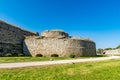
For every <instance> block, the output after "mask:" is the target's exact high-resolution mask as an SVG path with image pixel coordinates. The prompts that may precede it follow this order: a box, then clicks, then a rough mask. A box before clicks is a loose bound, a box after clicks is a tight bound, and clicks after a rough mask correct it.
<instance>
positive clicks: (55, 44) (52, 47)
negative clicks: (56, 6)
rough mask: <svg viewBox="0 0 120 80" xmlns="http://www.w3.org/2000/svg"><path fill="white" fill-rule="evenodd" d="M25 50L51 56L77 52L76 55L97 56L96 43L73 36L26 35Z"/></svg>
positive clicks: (27, 52) (31, 53) (32, 53)
mask: <svg viewBox="0 0 120 80" xmlns="http://www.w3.org/2000/svg"><path fill="white" fill-rule="evenodd" d="M23 52H24V53H26V55H32V56H36V55H37V54H41V55H43V56H51V55H53V54H57V55H58V56H60V57H63V56H69V55H70V54H75V55H76V56H95V55H96V47H95V43H94V42H92V41H87V40H80V39H71V38H63V39H59V38H42V37H35V36H34V37H33V36H31V37H30V36H29V37H26V39H25V41H24V47H23Z"/></svg>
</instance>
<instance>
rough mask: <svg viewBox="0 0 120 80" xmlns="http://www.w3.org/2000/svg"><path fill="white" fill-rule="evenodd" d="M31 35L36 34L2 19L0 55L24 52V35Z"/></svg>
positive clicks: (0, 26)
mask: <svg viewBox="0 0 120 80" xmlns="http://www.w3.org/2000/svg"><path fill="white" fill-rule="evenodd" d="M30 35H36V34H35V33H32V32H30V31H26V30H23V29H20V28H19V27H16V26H13V25H11V24H8V23H6V22H4V21H0V55H3V54H6V53H12V54H17V53H22V52H23V50H22V49H23V48H22V45H23V44H22V43H23V40H24V36H30Z"/></svg>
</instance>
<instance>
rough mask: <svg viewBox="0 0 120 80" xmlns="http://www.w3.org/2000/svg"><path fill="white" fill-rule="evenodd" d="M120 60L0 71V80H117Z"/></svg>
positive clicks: (119, 74)
mask: <svg viewBox="0 0 120 80" xmlns="http://www.w3.org/2000/svg"><path fill="white" fill-rule="evenodd" d="M119 77H120V59H119V60H114V59H112V60H107V61H99V62H85V63H76V64H64V65H53V66H42V67H25V68H15V69H0V80H119Z"/></svg>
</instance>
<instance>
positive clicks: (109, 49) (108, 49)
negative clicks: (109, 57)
mask: <svg viewBox="0 0 120 80" xmlns="http://www.w3.org/2000/svg"><path fill="white" fill-rule="evenodd" d="M112 49H113V48H105V49H104V50H112Z"/></svg>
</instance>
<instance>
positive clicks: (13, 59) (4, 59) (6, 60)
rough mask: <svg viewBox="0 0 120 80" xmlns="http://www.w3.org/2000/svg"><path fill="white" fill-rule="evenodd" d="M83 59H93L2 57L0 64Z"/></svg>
mask: <svg viewBox="0 0 120 80" xmlns="http://www.w3.org/2000/svg"><path fill="white" fill-rule="evenodd" d="M106 56H107V55H97V56H95V57H94V58H97V57H106ZM81 58H82V59H83V58H91V57H77V58H70V57H0V63H10V62H30V61H48V60H65V59H81Z"/></svg>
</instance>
